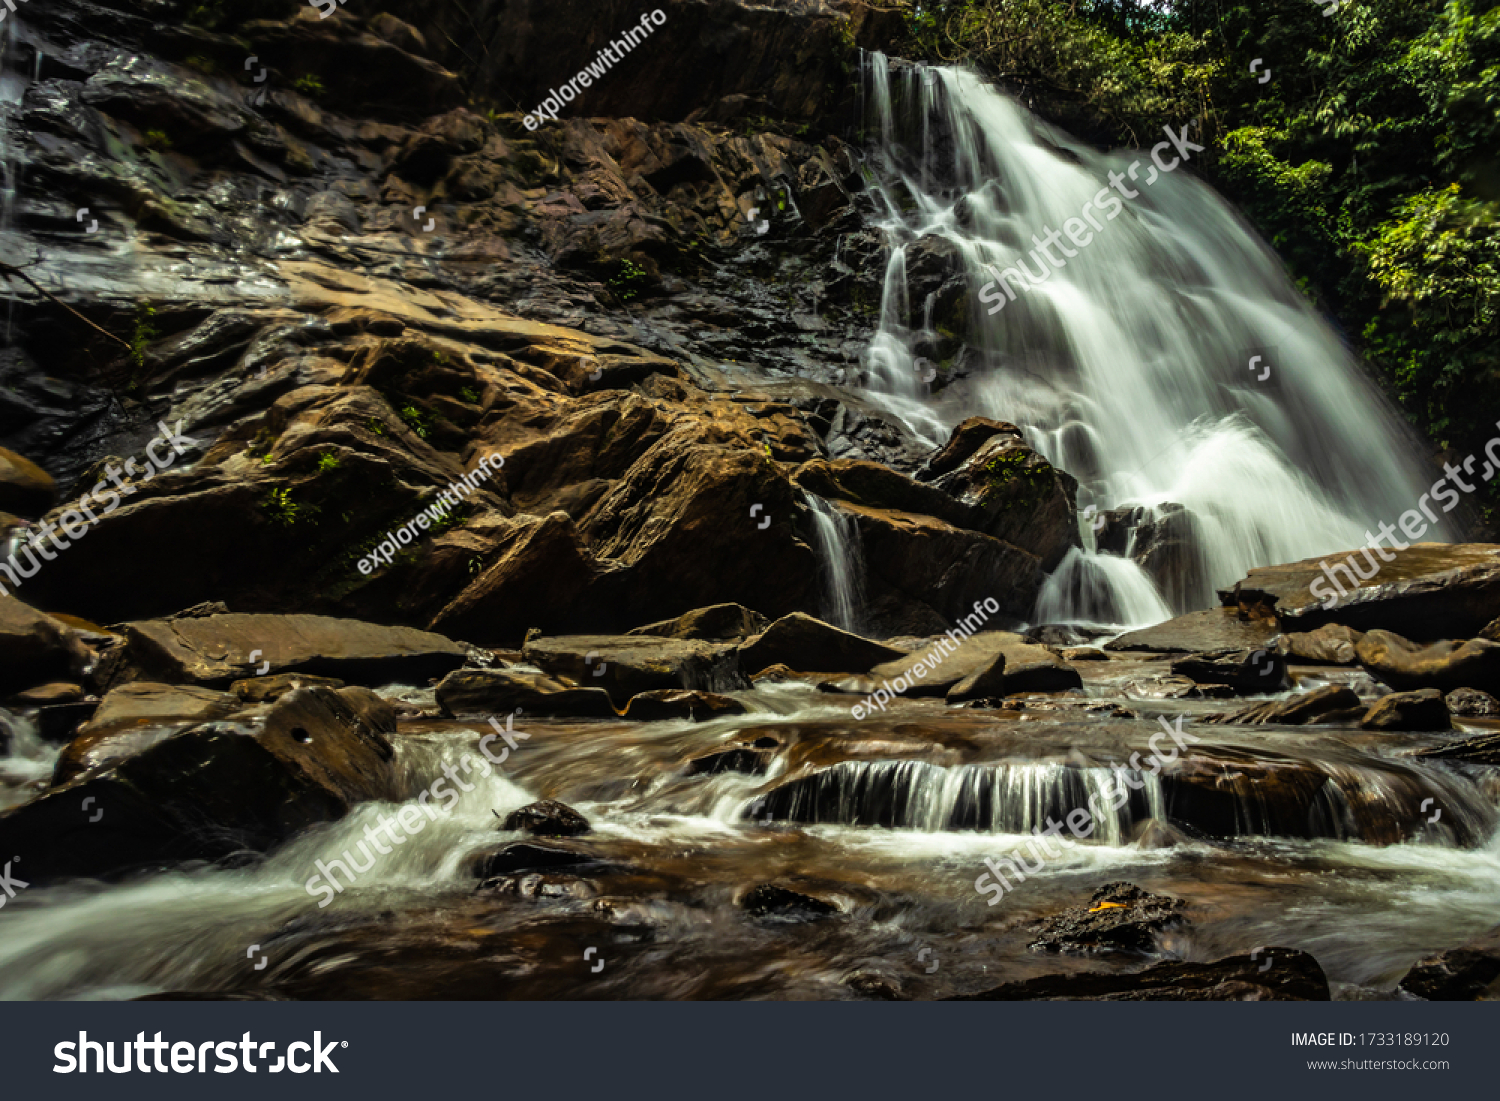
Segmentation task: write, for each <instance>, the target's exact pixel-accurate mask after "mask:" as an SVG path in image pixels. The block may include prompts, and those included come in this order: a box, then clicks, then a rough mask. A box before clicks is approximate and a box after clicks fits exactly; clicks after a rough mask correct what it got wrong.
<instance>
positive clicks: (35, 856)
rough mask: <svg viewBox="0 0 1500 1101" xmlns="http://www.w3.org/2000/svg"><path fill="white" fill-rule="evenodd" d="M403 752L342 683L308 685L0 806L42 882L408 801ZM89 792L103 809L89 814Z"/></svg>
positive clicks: (225, 849)
mask: <svg viewBox="0 0 1500 1101" xmlns="http://www.w3.org/2000/svg"><path fill="white" fill-rule="evenodd" d="M394 755H395V750H394V748H393V747H392V746H391V743H390V741H389V740H388V739H387V738H386V737H385V736H384V735H383V734H381V733H380V732H379V731H378V730H375V729H372V728H371V727H369V726H367V725H366V724H365V723H364V722H362V721H361V719H360V718H359V715H358V712H357V710H356V708H355V707H353V706H351V705H350V703H349V702H348V701H347V700H345V699H344V698H343V697H342V696H340V694H339V693H338V692H334V691H330V690H329V689H326V688H303V689H299V690H297V691H295V692H292V693H290V694H289V695H287V696H284V697H282V698H281V699H280V700H278V701H276V703H274V704H272V705H270V707H269V708H267V709H266V711H265V712H264V713H263V714H260V715H256V716H253V717H247V718H246V719H245V720H243V721H240V722H232V721H220V722H210V723H206V724H203V725H199V726H196V727H192V728H190V729H188V730H186V731H183V732H182V733H180V734H176V735H175V736H173V737H169V738H166V739H164V740H162V741H160V742H158V743H156V744H155V745H152V746H150V747H148V748H146V749H144V750H142V751H141V752H139V753H137V754H135V755H134V756H131V757H128V758H125V759H123V760H120V761H116V762H114V763H113V764H111V765H109V766H108V767H106V768H104V769H102V770H100V771H97V772H94V773H92V774H90V775H89V776H87V777H86V778H83V779H79V780H75V781H73V782H70V783H66V784H64V785H62V786H60V787H55V788H53V789H51V790H49V791H48V792H47V793H45V794H44V795H41V796H38V797H37V798H35V799H33V800H32V801H31V802H29V803H26V804H24V805H22V806H19V807H16V808H15V809H13V810H11V811H8V812H6V813H4V814H0V850H5V851H11V852H19V853H25V854H26V873H27V877H28V879H32V880H33V881H34V882H52V881H55V880H58V879H64V878H68V877H73V876H89V877H105V876H111V875H115V874H119V873H123V872H126V871H129V870H132V869H137V868H141V867H146V866H152V865H159V864H163V863H173V862H176V861H181V860H192V859H200V860H216V859H220V858H222V857H226V856H228V855H230V854H231V853H235V852H243V851H246V850H250V851H265V850H267V849H269V848H270V847H271V846H273V845H275V844H278V843H279V842H282V841H285V840H286V839H288V838H289V837H292V836H293V835H295V834H296V833H298V832H300V831H301V830H304V829H306V828H307V827H308V826H311V825H313V824H315V823H318V822H327V821H332V820H333V819H336V818H341V817H343V816H344V815H345V814H347V813H348V812H349V810H350V809H351V808H352V807H353V806H355V805H356V804H358V803H361V802H365V801H367V800H373V799H380V800H389V801H392V802H394V801H399V800H400V799H402V798H405V797H406V796H407V795H408V794H410V793H409V792H407V791H405V790H404V788H403V787H402V786H401V784H400V782H399V781H398V779H397V777H396V775H395V773H394V771H393V770H392V768H391V760H392V758H393V757H394ZM85 799H88V800H90V801H91V802H90V806H91V807H92V808H93V809H94V811H95V812H96V813H97V818H95V816H93V815H89V814H84V813H81V812H80V810H79V808H80V807H81V806H82V805H83V801H84V800H85Z"/></svg>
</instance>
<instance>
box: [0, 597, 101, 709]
mask: <svg viewBox="0 0 1500 1101" xmlns="http://www.w3.org/2000/svg"><path fill="white" fill-rule="evenodd" d="M3 580H7V579H4V578H0V581H3ZM88 657H89V655H88V650H87V648H86V647H85V646H84V645H83V644H82V643H81V642H80V641H79V640H78V638H77V637H76V635H75V633H74V632H73V631H72V630H71V629H70V628H69V627H68V626H67V625H66V624H64V623H62V622H61V621H59V620H56V619H53V618H52V617H51V616H49V615H46V614H44V613H42V612H39V611H37V610H36V609H35V608H33V607H31V605H29V604H23V603H22V602H21V601H19V600H17V599H15V598H14V597H11V596H0V693H6V694H8V693H11V692H18V691H20V690H22V689H25V688H32V687H34V686H36V685H38V684H41V683H43V682H45V681H55V680H71V679H72V678H73V677H74V675H76V674H78V673H81V672H82V671H83V669H84V666H85V665H86V664H87V662H88Z"/></svg>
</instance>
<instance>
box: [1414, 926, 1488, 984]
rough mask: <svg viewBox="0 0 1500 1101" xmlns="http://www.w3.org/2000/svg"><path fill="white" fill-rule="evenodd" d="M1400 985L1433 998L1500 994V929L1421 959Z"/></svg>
mask: <svg viewBox="0 0 1500 1101" xmlns="http://www.w3.org/2000/svg"><path fill="white" fill-rule="evenodd" d="M1399 986H1400V989H1401V990H1404V991H1406V993H1408V994H1414V995H1416V996H1417V997H1419V998H1426V999H1427V1000H1428V1001H1430V1002H1474V1001H1489V1000H1493V999H1494V998H1495V997H1496V996H1497V995H1500V989H1497V988H1500V931H1497V930H1494V929H1492V930H1490V931H1489V932H1488V933H1485V934H1483V935H1482V936H1478V937H1476V938H1474V939H1473V940H1472V941H1469V942H1468V943H1467V944H1464V945H1462V946H1461V947H1458V948H1450V949H1449V950H1448V951H1446V952H1439V953H1437V954H1436V955H1432V956H1428V957H1427V958H1425V959H1423V960H1420V961H1418V962H1417V963H1416V964H1415V965H1413V967H1412V969H1411V970H1410V971H1408V972H1407V973H1406V977H1405V978H1403V979H1402V980H1401V982H1400V984H1399Z"/></svg>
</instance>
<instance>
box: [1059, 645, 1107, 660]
mask: <svg viewBox="0 0 1500 1101" xmlns="http://www.w3.org/2000/svg"><path fill="white" fill-rule="evenodd" d="M1062 658H1063V660H1064V661H1108V660H1109V655H1108V654H1106V653H1105V652H1104V651H1103V650H1100V649H1099V648H1098V647H1095V646H1069V647H1067V648H1066V649H1064V650H1063V652H1062Z"/></svg>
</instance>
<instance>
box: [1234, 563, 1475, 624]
mask: <svg viewBox="0 0 1500 1101" xmlns="http://www.w3.org/2000/svg"><path fill="white" fill-rule="evenodd" d="M1385 553H1386V554H1388V555H1390V556H1391V558H1392V561H1390V562H1384V561H1382V559H1381V557H1380V555H1379V554H1378V553H1377V552H1376V551H1370V552H1369V557H1372V558H1373V559H1374V562H1375V564H1376V565H1378V566H1379V569H1378V570H1376V571H1375V572H1374V573H1373V575H1372V576H1371V577H1370V578H1369V579H1368V580H1366V581H1361V580H1359V578H1358V577H1357V576H1356V575H1355V574H1354V573H1353V572H1351V568H1350V566H1349V565H1348V560H1349V559H1350V558H1351V557H1352V558H1353V564H1354V565H1356V566H1358V567H1359V569H1360V570H1362V571H1363V572H1365V573H1370V572H1371V571H1370V565H1369V564H1368V562H1367V556H1366V554H1365V552H1363V551H1359V552H1349V553H1346V554H1330V555H1326V556H1324V557H1322V558H1306V559H1303V560H1302V561H1300V562H1289V563H1286V564H1285V565H1279V566H1263V567H1259V568H1257V569H1253V570H1251V571H1250V573H1249V574H1248V575H1247V576H1246V577H1245V578H1244V579H1243V580H1241V581H1239V582H1238V583H1236V584H1235V586H1234V587H1233V588H1232V589H1227V590H1220V592H1219V597H1220V599H1221V600H1223V602H1224V603H1225V604H1226V605H1229V606H1238V607H1241V608H1246V609H1265V610H1267V611H1269V612H1271V613H1273V614H1275V615H1276V616H1277V617H1279V618H1280V620H1281V623H1282V626H1283V627H1284V628H1287V629H1292V630H1300V631H1312V630H1313V629H1315V628H1317V627H1320V626H1322V625H1323V624H1325V623H1343V624H1346V625H1347V626H1350V627H1353V628H1355V629H1356V630H1360V631H1369V630H1373V629H1375V628H1384V629H1385V630H1387V631H1394V632H1396V633H1397V634H1400V635H1403V636H1405V637H1407V638H1414V639H1422V640H1434V639H1445V638H1472V637H1474V636H1475V635H1477V634H1478V633H1479V632H1480V631H1481V630H1483V629H1484V627H1485V625H1486V624H1487V623H1489V622H1490V621H1491V620H1493V619H1495V618H1496V617H1497V616H1500V546H1495V545H1492V544H1489V543H1458V544H1448V543H1417V544H1415V545H1413V546H1411V547H1408V548H1407V549H1406V550H1404V551H1401V550H1398V551H1393V550H1389V549H1388V550H1386V552H1385ZM1323 563H1327V565H1328V568H1329V570H1331V571H1333V573H1334V575H1335V577H1336V578H1337V579H1338V583H1339V584H1340V585H1342V586H1343V588H1344V589H1345V595H1344V596H1342V597H1341V596H1339V594H1338V591H1337V589H1335V588H1334V587H1333V585H1332V584H1331V583H1330V582H1329V580H1328V577H1327V575H1326V574H1325V573H1324V570H1323V568H1322V566H1323ZM1314 589H1316V592H1314V591H1313V590H1314ZM1329 602H1331V603H1330V606H1329V607H1326V608H1325V607H1324V606H1323V605H1324V604H1325V603H1329Z"/></svg>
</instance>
